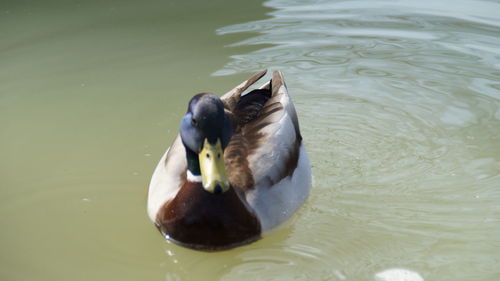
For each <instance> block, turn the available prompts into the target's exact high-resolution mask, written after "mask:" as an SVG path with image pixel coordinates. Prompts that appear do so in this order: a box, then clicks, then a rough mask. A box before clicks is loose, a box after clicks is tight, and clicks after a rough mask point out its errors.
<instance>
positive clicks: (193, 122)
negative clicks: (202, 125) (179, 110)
mask: <svg viewBox="0 0 500 281" xmlns="http://www.w3.org/2000/svg"><path fill="white" fill-rule="evenodd" d="M191 125H193V126H195V127H196V126H198V121H196V119H194V118H191Z"/></svg>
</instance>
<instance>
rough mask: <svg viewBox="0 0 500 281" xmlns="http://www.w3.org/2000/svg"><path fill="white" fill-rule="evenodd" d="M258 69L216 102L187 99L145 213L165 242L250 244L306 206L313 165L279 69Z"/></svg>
mask: <svg viewBox="0 0 500 281" xmlns="http://www.w3.org/2000/svg"><path fill="white" fill-rule="evenodd" d="M266 73H267V70H262V71H260V72H258V73H256V74H254V75H253V76H252V77H250V78H249V79H248V80H246V81H243V82H242V83H240V84H239V85H238V86H236V87H235V88H233V89H232V90H230V91H229V92H227V93H226V94H224V95H223V96H222V97H218V96H216V95H214V94H210V93H200V94H197V95H195V96H193V97H192V98H191V100H190V101H189V102H188V106H187V112H186V114H185V115H184V116H183V117H182V119H181V122H180V128H179V134H178V135H177V137H176V138H175V139H174V141H173V143H172V144H171V146H170V147H169V148H168V149H167V151H166V152H165V153H164V155H163V156H162V157H161V159H160V161H159V163H158V165H157V166H156V168H155V170H154V172H153V175H152V177H151V181H150V184H149V189H148V198H147V212H148V216H149V218H150V219H151V221H152V222H153V223H154V224H155V225H156V227H157V228H158V230H159V231H160V232H161V234H162V235H163V236H164V237H165V238H166V239H167V240H168V241H171V242H173V243H175V244H178V245H180V246H183V247H187V248H191V249H195V250H202V251H219V250H227V249H231V248H234V247H237V246H241V245H245V244H249V243H252V242H254V241H257V240H259V239H260V238H262V236H263V235H264V234H267V233H269V232H271V231H272V230H275V229H276V228H278V227H279V226H280V225H282V224H283V223H284V222H285V221H287V220H288V219H289V218H290V217H291V216H292V215H293V214H294V213H295V212H296V211H297V210H298V209H299V208H300V207H301V206H302V205H303V204H304V203H305V201H306V199H307V197H308V195H309V191H310V188H311V182H312V179H311V165H310V161H309V158H308V155H307V152H306V149H305V147H304V143H303V140H302V136H301V133H300V128H299V120H298V117H297V113H296V110H295V107H294V105H293V103H292V100H291V98H290V96H289V94H288V89H287V86H286V84H285V80H284V76H283V73H282V72H281V71H273V72H272V75H271V79H270V80H269V81H268V82H266V83H264V84H263V85H262V86H260V87H258V88H255V89H253V90H251V91H248V92H245V91H246V90H247V89H248V88H249V87H250V86H251V85H253V84H254V83H255V82H256V81H258V80H259V79H260V78H262V77H263V76H264V75H265V74H266Z"/></svg>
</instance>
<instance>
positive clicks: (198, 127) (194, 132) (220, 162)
mask: <svg viewBox="0 0 500 281" xmlns="http://www.w3.org/2000/svg"><path fill="white" fill-rule="evenodd" d="M231 134H232V123H231V119H230V118H229V116H227V115H226V114H225V112H224V104H223V103H222V101H221V100H220V98H219V97H217V96H215V95H212V94H198V95H196V96H194V97H193V98H192V99H191V100H190V101H189V104H188V109H187V112H186V114H185V115H184V117H183V118H182V121H181V126H180V135H181V139H182V143H183V144H184V147H185V148H186V157H187V162H188V170H189V172H190V173H191V175H193V176H194V178H199V177H200V176H201V179H202V185H203V188H204V189H205V190H206V191H208V192H210V193H214V194H217V193H223V192H225V191H227V190H228V189H229V181H228V179H227V177H226V172H225V167H224V149H225V148H226V146H227V144H228V143H229V140H230V139H231Z"/></svg>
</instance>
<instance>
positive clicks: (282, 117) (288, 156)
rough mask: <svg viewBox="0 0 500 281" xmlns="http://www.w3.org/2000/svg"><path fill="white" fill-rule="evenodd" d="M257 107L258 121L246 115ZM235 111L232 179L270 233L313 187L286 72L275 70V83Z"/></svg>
mask: <svg viewBox="0 0 500 281" xmlns="http://www.w3.org/2000/svg"><path fill="white" fill-rule="evenodd" d="M266 90H267V93H266ZM253 95H256V97H252V96H253ZM247 96H248V97H247ZM265 96H268V98H267V100H265V102H264V103H263V104H262V105H261V108H260V109H259V106H260V102H262V100H263V99H265V98H263V97H265ZM256 109H257V110H258V114H256V115H255V117H253V119H252V118H246V117H248V116H249V115H253V114H255V111H256ZM233 115H234V119H235V120H236V122H237V123H238V125H239V127H238V126H237V128H236V131H235V133H234V134H233V137H232V139H231V141H230V143H229V145H228V147H227V148H226V151H225V153H224V157H225V160H226V170H227V172H228V177H229V180H230V182H231V183H232V184H233V185H235V187H236V188H238V189H239V190H240V193H241V194H243V196H244V197H245V199H246V201H247V203H248V205H249V206H250V207H251V208H252V209H253V210H254V212H255V213H256V214H257V216H258V218H259V221H260V222H261V225H262V229H263V231H264V232H267V231H269V230H271V229H273V228H275V227H276V226H278V225H279V224H281V223H282V222H284V221H285V220H286V219H288V218H289V217H290V216H291V215H292V214H293V213H294V212H295V211H296V210H297V209H298V208H299V207H300V206H301V205H302V204H303V203H304V201H305V199H306V198H307V196H308V194H309V189H310V186H311V167H310V164H309V160H308V157H307V153H306V151H305V148H304V147H303V144H302V136H301V134H300V128H299V122H298V119H297V114H296V111H295V107H294V105H293V103H292V101H291V99H290V96H289V95H288V90H287V88H286V85H285V82H284V78H283V74H282V73H281V72H279V71H274V72H273V74H272V80H271V81H270V82H268V83H266V84H265V85H263V86H262V87H261V88H260V89H258V90H254V91H252V92H250V93H248V94H247V95H244V96H242V97H241V98H240V100H239V102H238V104H237V105H236V107H235V108H234V109H233ZM248 119H251V120H248Z"/></svg>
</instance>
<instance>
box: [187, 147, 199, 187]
mask: <svg viewBox="0 0 500 281" xmlns="http://www.w3.org/2000/svg"><path fill="white" fill-rule="evenodd" d="M186 159H187V168H188V176H190V175H191V176H194V177H196V178H199V179H201V170H200V160H199V158H198V154H196V152H193V151H192V150H191V149H189V148H187V147H186ZM191 181H194V180H191Z"/></svg>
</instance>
